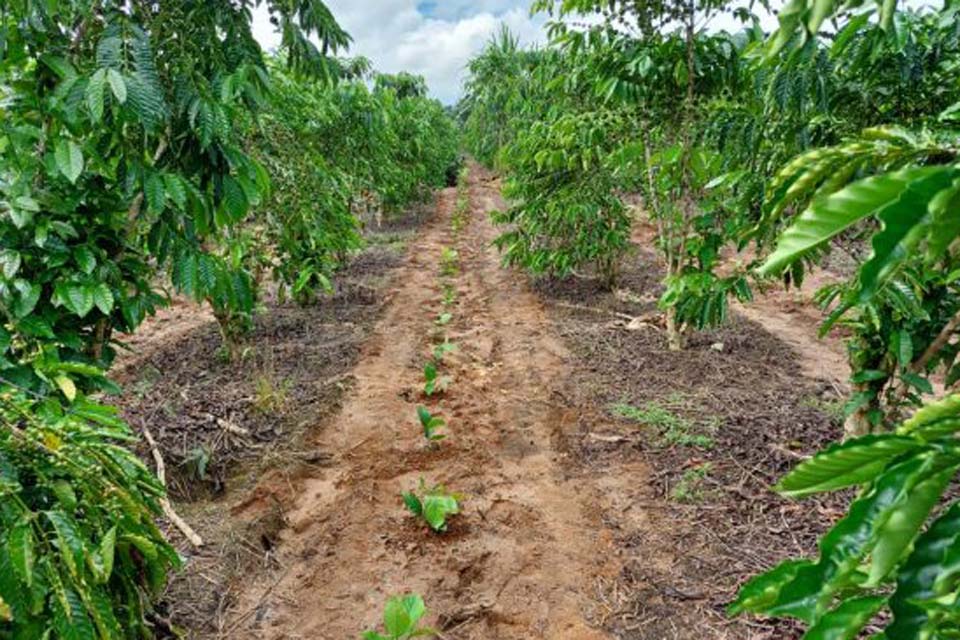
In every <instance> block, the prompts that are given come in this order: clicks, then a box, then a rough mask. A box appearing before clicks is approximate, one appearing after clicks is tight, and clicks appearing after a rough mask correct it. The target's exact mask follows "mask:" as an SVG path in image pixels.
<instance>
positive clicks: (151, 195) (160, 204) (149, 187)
mask: <svg viewBox="0 0 960 640" xmlns="http://www.w3.org/2000/svg"><path fill="white" fill-rule="evenodd" d="M143 194H144V197H145V198H146V200H147V210H148V211H150V213H162V212H163V210H164V208H165V207H166V205H167V192H166V188H165V187H164V184H163V176H162V175H161V174H159V173H155V172H152V173H149V174H147V177H146V178H145V179H144V181H143Z"/></svg>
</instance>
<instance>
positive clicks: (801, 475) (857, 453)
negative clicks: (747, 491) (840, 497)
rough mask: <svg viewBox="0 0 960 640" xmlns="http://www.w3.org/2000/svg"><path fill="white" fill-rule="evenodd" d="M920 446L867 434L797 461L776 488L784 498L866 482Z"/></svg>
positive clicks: (901, 440)
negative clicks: (901, 456) (899, 457)
mask: <svg viewBox="0 0 960 640" xmlns="http://www.w3.org/2000/svg"><path fill="white" fill-rule="evenodd" d="M918 446H920V443H919V442H918V441H917V440H915V439H913V438H908V437H904V436H894V435H879V436H876V435H871V436H864V437H862V438H857V439H855V440H848V441H846V442H843V443H838V444H834V445H832V446H830V447H829V448H828V449H826V450H825V451H823V452H821V453H818V454H817V455H815V456H814V457H813V458H811V459H809V460H805V461H804V462H801V463H800V464H799V465H798V466H797V467H796V468H795V469H794V470H793V471H791V472H790V473H789V474H787V475H786V476H785V477H784V478H783V479H782V480H780V483H779V484H778V485H777V487H776V488H777V491H779V492H780V493H782V494H784V495H787V496H794V497H796V496H804V495H809V494H812V493H819V492H823V491H833V490H836V489H842V488H844V487H850V486H855V485H859V484H863V483H865V482H869V481H871V480H873V479H874V478H876V477H877V475H879V474H880V473H881V472H882V471H883V469H884V468H885V467H886V466H887V465H888V464H889V463H890V461H891V460H893V459H894V458H896V457H898V456H900V455H902V454H904V453H906V452H907V451H910V450H912V449H916V448H917V447H918Z"/></svg>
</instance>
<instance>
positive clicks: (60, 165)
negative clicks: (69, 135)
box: [54, 140, 83, 183]
mask: <svg viewBox="0 0 960 640" xmlns="http://www.w3.org/2000/svg"><path fill="white" fill-rule="evenodd" d="M54 158H55V160H56V161H57V169H59V170H60V173H62V174H63V175H64V177H66V179H67V180H69V181H70V182H72V183H76V182H77V179H78V178H79V177H80V174H82V173H83V151H82V150H81V149H80V145H78V144H77V143H76V142H74V141H73V140H60V141H59V142H58V143H57V148H56V151H54Z"/></svg>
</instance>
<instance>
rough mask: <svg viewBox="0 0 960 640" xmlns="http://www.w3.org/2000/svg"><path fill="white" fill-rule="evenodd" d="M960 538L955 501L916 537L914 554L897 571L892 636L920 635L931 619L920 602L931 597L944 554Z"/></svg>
mask: <svg viewBox="0 0 960 640" xmlns="http://www.w3.org/2000/svg"><path fill="white" fill-rule="evenodd" d="M958 541H960V505H958V504H956V503H954V504H952V505H951V506H950V508H949V509H948V510H947V511H946V512H945V513H944V514H943V515H941V516H940V517H939V518H938V519H937V520H935V521H934V522H933V524H931V525H930V527H929V528H928V529H927V531H926V532H925V533H924V534H923V535H922V536H920V537H919V538H918V539H917V542H916V543H915V544H914V547H913V553H911V554H910V557H909V558H907V561H906V562H905V563H904V565H903V567H902V568H901V569H900V571H899V572H898V574H897V588H896V591H894V593H893V595H892V596H891V597H890V610H891V611H892V612H893V622H892V623H891V624H890V626H889V627H888V628H887V637H889V638H918V637H921V636H920V630H921V629H922V628H923V627H924V625H925V624H926V622H927V620H928V614H927V612H926V611H925V610H924V609H923V608H921V607H920V606H918V605H917V604H915V603H917V602H919V601H922V600H926V599H929V598H932V597H933V596H934V595H935V593H934V583H935V581H936V579H937V576H938V575H940V574H941V573H942V564H943V560H944V555H945V553H946V551H947V549H949V548H950V547H951V546H953V545H954V544H956V543H957V542H958Z"/></svg>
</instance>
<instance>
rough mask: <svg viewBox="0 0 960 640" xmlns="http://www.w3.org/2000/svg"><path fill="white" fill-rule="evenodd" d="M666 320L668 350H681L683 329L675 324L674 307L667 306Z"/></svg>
mask: <svg viewBox="0 0 960 640" xmlns="http://www.w3.org/2000/svg"><path fill="white" fill-rule="evenodd" d="M666 322H667V347H668V348H669V349H670V351H683V347H684V344H683V343H684V340H683V331H682V328H681V327H680V326H678V325H677V308H676V307H667V313H666Z"/></svg>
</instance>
